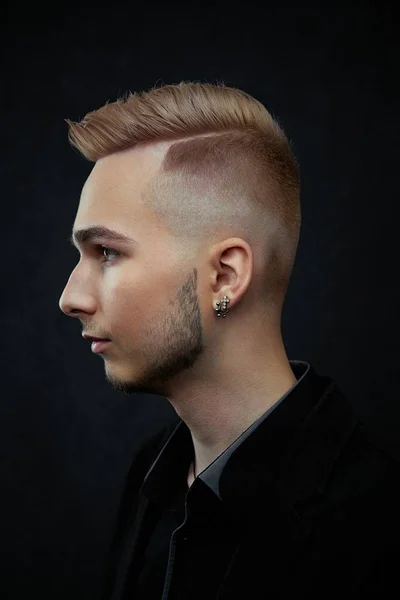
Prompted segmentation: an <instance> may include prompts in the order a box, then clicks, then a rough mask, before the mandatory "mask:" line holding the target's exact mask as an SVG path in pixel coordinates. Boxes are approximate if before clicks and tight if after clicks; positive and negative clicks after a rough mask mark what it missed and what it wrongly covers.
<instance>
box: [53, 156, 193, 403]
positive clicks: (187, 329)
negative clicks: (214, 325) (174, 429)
mask: <svg viewBox="0 0 400 600" xmlns="http://www.w3.org/2000/svg"><path fill="white" fill-rule="evenodd" d="M161 160H162V150H161V149H160V148H159V147H158V146H157V145H153V146H150V147H146V148H141V149H140V150H137V149H135V150H129V151H124V152H119V153H116V154H113V155H110V156H108V157H105V158H102V159H101V160H99V161H97V163H96V164H95V166H94V168H93V170H92V172H91V174H90V175H89V177H88V179H87V181H86V183H85V185H84V188H83V190H82V194H81V198H80V203H79V208H78V211H77V215H76V218H75V223H74V227H73V231H74V232H78V231H79V230H83V229H88V228H91V227H95V226H97V227H98V226H100V227H105V228H108V229H112V230H114V231H116V232H119V233H121V234H123V235H124V236H126V237H127V238H129V240H130V241H129V240H125V241H117V240H110V239H108V238H107V237H105V236H99V235H96V236H95V237H93V239H90V240H86V241H84V242H83V241H82V242H80V243H79V252H80V259H79V262H78V264H77V265H76V267H75V268H74V270H73V271H72V273H71V275H70V277H69V280H68V282H67V284H66V286H65V289H64V291H63V293H62V296H61V298H60V302H59V304H60V308H61V310H62V311H63V312H64V313H65V314H67V315H68V316H73V317H77V318H79V319H80V321H81V322H82V328H83V331H84V332H85V333H87V334H88V335H92V336H93V337H98V338H108V339H109V340H110V342H109V343H108V344H106V345H105V346H104V349H103V350H102V351H101V353H100V354H99V356H101V357H102V358H103V360H104V366H105V374H106V378H107V380H108V381H109V382H110V383H111V385H112V386H113V387H114V388H115V389H117V390H119V391H123V392H125V393H133V392H149V393H160V394H164V395H167V394H168V392H169V390H170V386H171V385H172V383H173V381H174V380H175V379H176V378H177V377H179V376H180V374H182V373H183V372H186V373H187V370H188V369H190V368H191V367H192V366H193V365H194V364H195V363H196V361H197V360H198V357H199V356H200V355H201V354H202V353H203V351H204V335H203V326H202V316H201V308H200V302H199V297H198V289H197V288H198V270H197V269H196V266H195V264H194V263H193V260H192V262H189V261H188V260H186V259H185V256H182V250H180V248H179V246H178V243H177V241H176V239H174V238H173V237H172V236H171V235H170V233H169V232H168V231H167V229H166V227H165V226H164V225H163V223H162V222H161V220H160V219H159V218H158V217H157V216H156V215H155V214H154V213H153V212H151V210H150V209H149V208H148V207H147V206H145V204H144V203H143V202H142V199H141V197H142V193H143V192H144V189H145V186H146V184H147V183H148V181H149V179H150V178H151V177H152V176H153V175H154V174H155V173H156V172H157V169H158V167H159V165H160V162H161ZM102 246H103V248H102ZM104 247H106V248H104ZM89 348H90V347H89V342H88V351H89Z"/></svg>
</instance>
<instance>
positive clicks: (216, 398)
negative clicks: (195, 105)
mask: <svg viewBox="0 0 400 600" xmlns="http://www.w3.org/2000/svg"><path fill="white" fill-rule="evenodd" d="M167 147H168V143H165V142H164V143H157V144H149V145H146V146H142V147H140V148H135V149H133V150H132V149H130V150H125V151H123V152H118V153H115V154H112V155H110V156H107V157H105V158H102V159H100V160H98V161H97V162H96V164H95V166H94V168H93V170H92V171H91V173H90V175H89V177H88V179H87V181H86V182H85V185H84V187H83V190H82V194H81V198H80V202H79V207H78V211H77V214H76V218H75V223H74V226H73V232H75V231H77V230H79V229H82V228H87V227H91V226H94V225H103V226H105V227H108V228H112V229H114V230H117V231H119V232H122V233H125V234H126V235H128V236H130V237H131V238H133V239H134V240H135V241H134V242H133V243H127V242H111V241H109V240H107V239H106V238H95V239H93V240H92V241H90V243H84V244H80V245H79V248H78V249H79V252H80V260H79V262H78V264H77V265H76V267H75V268H74V270H73V271H72V273H71V275H70V277H69V279H68V282H67V284H66V286H65V288H64V291H63V293H62V295H61V298H60V301H59V306H60V308H61V310H62V311H63V312H64V313H65V314H66V315H68V316H70V317H74V318H78V319H79V320H80V321H81V323H82V329H83V331H84V332H85V333H87V334H88V335H93V336H94V337H100V338H109V339H110V340H111V342H110V343H109V344H108V345H107V347H106V348H105V349H104V351H103V352H102V353H101V354H100V355H99V356H101V358H102V359H103V361H104V368H105V374H106V378H107V380H108V381H109V383H110V384H111V385H112V386H113V388H114V389H115V390H117V391H122V392H124V393H127V394H132V393H137V392H141V393H143V392H145V393H156V394H161V395H163V396H165V397H166V398H167V399H168V400H169V402H170V403H171V404H172V406H173V407H174V409H175V411H176V412H177V414H178V415H179V417H180V418H181V419H183V420H184V421H185V423H186V424H187V426H188V427H189V429H190V431H191V435H192V440H193V446H194V453H195V473H196V474H197V475H198V474H199V473H200V472H201V471H203V470H204V469H205V468H206V467H207V466H208V465H209V464H211V462H213V461H214V459H215V458H216V457H217V456H219V454H221V452H223V451H224V450H225V449H226V448H227V447H228V446H229V445H230V444H231V443H232V442H233V441H234V440H235V439H237V437H238V436H239V435H240V434H241V433H242V432H243V431H245V430H246V429H247V428H248V427H249V426H250V425H251V424H252V423H253V422H254V421H255V420H256V419H257V418H258V417H260V416H261V415H262V414H263V413H264V412H265V411H266V410H267V409H268V408H269V407H270V406H272V405H273V404H274V403H275V402H276V401H277V400H279V398H281V396H282V395H283V394H284V393H286V392H287V391H288V390H289V389H290V388H291V387H292V386H293V385H294V383H295V382H296V378H295V376H294V374H293V371H292V369H291V367H290V364H289V360H288V358H287V355H286V352H285V348H284V344H283V341H282V336H281V329H280V314H277V310H276V308H275V309H273V310H272V309H271V310H269V308H268V307H266V306H260V300H259V298H260V292H259V286H260V285H261V283H260V282H261V273H260V268H261V261H260V260H259V259H258V257H257V255H256V251H255V249H254V248H252V247H251V246H250V245H249V244H248V243H247V242H246V241H245V240H244V239H241V238H240V237H229V236H228V237H227V236H226V232H224V234H221V236H220V238H221V239H219V240H218V241H216V242H215V240H213V241H212V242H210V240H204V242H203V243H202V244H201V247H200V248H199V249H198V251H196V253H195V255H193V253H187V252H186V253H185V252H183V251H182V247H181V246H180V245H179V242H178V241H177V240H176V239H175V238H174V237H173V236H172V235H171V233H170V232H169V231H168V230H167V228H166V227H165V226H164V225H163V223H162V222H161V220H160V218H159V217H157V215H156V214H155V213H154V212H152V211H151V209H150V208H149V207H148V206H145V204H144V202H143V201H142V194H143V193H145V190H146V186H147V184H148V182H149V181H150V180H151V178H152V177H154V176H157V172H158V170H159V168H160V164H161V162H162V159H163V156H164V153H165V151H166V149H167ZM99 245H104V246H107V247H108V248H111V250H108V251H105V253H104V250H101V248H99ZM113 251H117V252H119V253H120V256H118V255H116V254H115V252H113ZM106 260H108V262H106ZM224 295H227V296H228V297H229V298H230V303H229V314H228V315H227V317H226V318H222V317H220V318H218V317H217V315H216V312H215V304H216V302H217V301H220V300H221V299H222V298H223V296H224ZM193 479H194V478H193V473H192V472H191V471H190V472H189V474H188V479H187V482H188V485H189V486H190V485H191V484H192V482H193Z"/></svg>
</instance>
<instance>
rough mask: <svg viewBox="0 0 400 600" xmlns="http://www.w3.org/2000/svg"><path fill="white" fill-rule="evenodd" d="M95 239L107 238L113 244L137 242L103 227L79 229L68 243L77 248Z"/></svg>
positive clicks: (73, 233)
mask: <svg viewBox="0 0 400 600" xmlns="http://www.w3.org/2000/svg"><path fill="white" fill-rule="evenodd" d="M94 238H106V239H107V240H110V241H113V242H129V243H131V244H134V243H135V240H133V239H132V238H130V237H129V236H127V235H125V234H123V233H119V232H118V231H115V230H114V229H108V227H103V226H102V225H96V226H94V227H87V228H86V229H77V230H76V231H73V232H72V234H71V236H70V237H69V238H68V241H69V242H70V243H71V244H72V245H73V246H75V247H76V246H77V245H79V244H87V243H88V242H91V241H92V240H93V239H94Z"/></svg>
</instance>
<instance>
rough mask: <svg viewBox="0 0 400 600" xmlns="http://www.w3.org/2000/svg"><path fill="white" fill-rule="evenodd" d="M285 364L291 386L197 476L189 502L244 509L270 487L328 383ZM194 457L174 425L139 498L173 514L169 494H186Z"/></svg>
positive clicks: (297, 364)
mask: <svg viewBox="0 0 400 600" xmlns="http://www.w3.org/2000/svg"><path fill="white" fill-rule="evenodd" d="M289 362H290V365H291V368H292V371H293V373H294V375H295V377H296V379H297V381H296V383H295V384H294V385H293V386H292V388H291V389H290V390H289V391H288V392H286V394H284V395H283V396H282V397H281V398H280V399H279V400H278V401H277V402H275V403H274V405H273V406H272V407H270V408H269V409H268V410H267V411H266V412H265V413H264V414H263V415H262V416H261V417H260V418H258V419H257V420H256V421H255V422H254V423H253V424H252V425H251V426H250V427H249V428H248V429H247V430H246V431H244V432H243V433H242V434H241V435H240V436H239V437H238V438H237V439H236V440H235V441H234V442H233V443H232V444H231V445H230V446H229V447H228V448H227V449H226V450H225V451H224V452H222V454H220V455H219V456H218V457H217V458H216V459H215V460H214V461H213V462H212V463H211V464H210V465H209V466H208V467H207V468H206V469H205V470H204V471H202V473H200V474H199V475H198V477H197V478H196V479H195V481H194V483H193V485H192V486H191V488H190V489H189V492H188V496H190V497H191V498H193V501H194V502H195V501H196V500H195V497H196V495H197V494H198V493H199V494H200V495H201V494H204V493H205V494H206V495H207V496H208V497H210V498H211V497H212V502H214V503H215V501H216V500H217V501H218V502H223V503H225V504H226V503H228V504H229V503H233V505H234V506H232V509H233V510H236V509H237V507H238V506H245V505H246V502H245V500H246V499H247V500H248V499H250V498H252V497H253V498H254V495H255V494H257V492H258V490H259V489H260V486H262V485H265V484H266V485H272V484H273V482H275V480H276V478H277V476H278V473H279V462H280V457H281V455H282V452H283V451H284V450H285V448H287V446H288V444H289V443H290V440H291V438H292V437H293V435H294V433H295V432H296V431H297V429H298V428H299V426H300V425H301V423H302V422H303V421H304V419H305V418H306V417H307V415H308V414H309V412H310V411H311V410H312V408H313V407H314V406H315V404H316V403H317V401H318V400H319V398H320V396H321V394H322V392H323V389H324V388H325V387H326V385H327V379H328V378H326V377H321V376H319V375H317V374H316V373H315V371H314V369H313V367H312V366H311V365H310V364H309V363H307V362H304V361H298V360H296V361H295V360H291V361H289ZM193 457H194V449H193V442H192V437H191V434H190V430H189V428H188V426H187V425H186V423H185V422H184V421H182V420H179V422H178V424H177V425H176V426H175V427H174V430H173V431H172V433H171V435H170V437H169V438H168V440H167V442H166V443H165V445H164V447H163V448H162V450H161V451H160V453H159V455H158V456H157V458H156V460H155V462H154V463H153V465H152V466H151V468H150V470H149V471H148V473H147V475H146V478H145V480H144V482H143V485H142V488H141V493H142V494H143V495H145V496H147V497H148V498H150V499H152V500H154V501H155V502H157V503H158V504H161V505H162V506H164V507H167V508H174V504H173V502H174V496H173V495H171V490H174V491H176V490H177V489H179V490H184V489H186V490H187V483H186V480H187V474H188V470H189V466H190V463H191V461H192V460H193ZM200 490H202V491H201V492H200Z"/></svg>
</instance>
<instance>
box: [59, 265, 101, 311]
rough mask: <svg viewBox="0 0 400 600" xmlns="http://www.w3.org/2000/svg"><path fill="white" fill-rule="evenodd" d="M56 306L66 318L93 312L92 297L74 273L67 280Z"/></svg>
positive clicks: (93, 303) (93, 302)
mask: <svg viewBox="0 0 400 600" xmlns="http://www.w3.org/2000/svg"><path fill="white" fill-rule="evenodd" d="M58 306H59V307H60V310H61V311H62V312H63V313H64V314H65V315H67V316H68V317H80V316H81V315H82V314H88V313H89V314H91V313H93V312H95V301H94V298H93V295H92V294H90V293H88V292H87V286H85V285H84V283H83V282H82V281H80V280H79V279H78V278H77V276H76V272H75V271H73V272H72V273H71V275H70V277H69V279H68V282H67V284H66V286H65V288H64V290H63V292H62V294H61V296H60V300H59V302H58Z"/></svg>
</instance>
